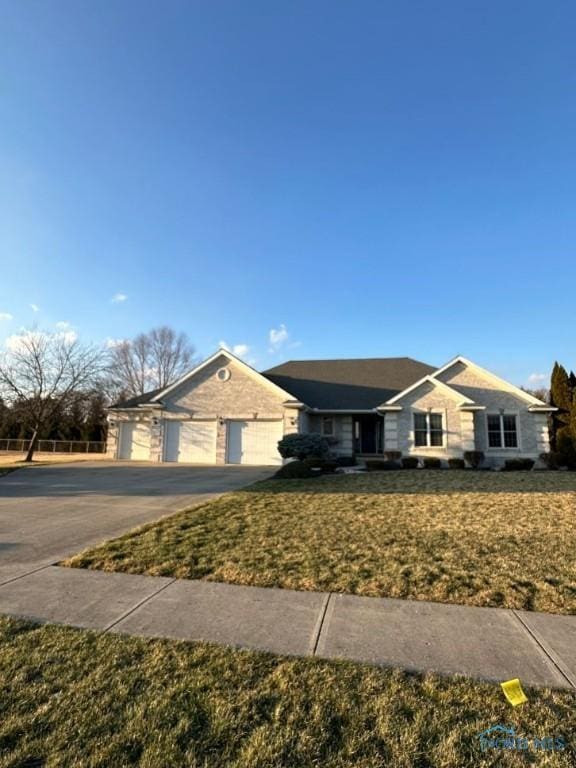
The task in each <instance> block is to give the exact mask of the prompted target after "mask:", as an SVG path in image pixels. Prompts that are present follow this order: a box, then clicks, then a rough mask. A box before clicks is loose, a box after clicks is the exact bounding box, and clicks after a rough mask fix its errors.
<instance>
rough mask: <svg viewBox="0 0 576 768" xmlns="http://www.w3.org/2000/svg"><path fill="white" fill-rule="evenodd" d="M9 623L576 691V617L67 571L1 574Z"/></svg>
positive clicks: (0, 594)
mask: <svg viewBox="0 0 576 768" xmlns="http://www.w3.org/2000/svg"><path fill="white" fill-rule="evenodd" d="M0 613H3V614H7V615H10V616H19V617H25V618H30V619H32V620H35V621H41V622H55V623H59V624H68V625H72V626H75V627H84V628H89V629H97V630H103V631H107V632H108V631H112V632H119V633H127V634H131V635H141V636H147V637H167V638H174V639H178V640H203V641H208V642H213V643H220V644H223V645H230V646H234V647H238V648H251V649H257V650H264V651H271V652H273V653H279V654H289V655H295V656H317V657H322V658H328V659H350V660H353V661H360V662H368V663H372V664H379V665H383V666H387V667H400V668H402V669H406V670H410V671H415V672H438V673H441V674H461V675H466V676H469V677H473V678H478V679H482V680H492V681H502V680H508V679H510V678H513V677H519V678H520V679H521V680H522V681H523V682H524V683H526V684H527V685H536V686H547V687H550V688H566V689H572V690H576V616H555V615H551V614H544V613H529V612H525V611H511V610H503V609H497V608H471V607H467V606H459V605H445V604H442V603H428V602H419V601H410V600H392V599H387V598H369V597H356V596H353V595H336V594H323V593H317V592H295V591H292V590H285V589H262V588H260V587H241V586H235V585H232V584H220V583H216V582H208V581H187V580H183V579H182V580H179V579H172V578H162V577H151V576H133V575H130V574H123V573H105V572H103V571H89V570H80V569H73V568H61V567H58V566H53V565H50V566H45V567H43V568H39V569H36V570H34V571H32V572H30V573H28V574H26V575H22V573H21V571H20V570H16V569H14V570H12V569H10V570H7V569H0Z"/></svg>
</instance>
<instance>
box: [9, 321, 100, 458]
mask: <svg viewBox="0 0 576 768" xmlns="http://www.w3.org/2000/svg"><path fill="white" fill-rule="evenodd" d="M102 364H103V356H102V351H101V350H99V349H97V348H96V347H91V346H82V345H81V344H80V343H79V342H78V341H77V340H76V339H71V338H70V337H68V336H66V335H64V334H46V333H42V332H40V331H36V330H32V331H27V332H26V333H24V334H22V335H21V336H19V337H18V338H17V339H15V340H14V342H13V344H12V345H11V347H10V348H9V349H8V351H7V352H5V353H4V354H3V356H2V357H1V358H0V395H1V396H2V398H3V399H4V400H5V402H7V403H9V404H12V405H17V407H18V412H19V413H20V414H21V415H22V419H23V421H24V422H25V426H26V428H27V429H28V430H29V431H30V432H31V439H30V445H29V448H28V452H27V454H26V459H25V461H32V457H33V455H34V451H35V450H36V445H37V442H38V439H39V435H40V433H41V431H42V429H43V427H44V426H45V425H46V424H48V423H49V422H50V421H51V419H52V418H53V417H54V416H55V415H56V414H57V413H61V412H62V411H63V410H67V409H69V408H71V407H72V405H73V404H74V402H75V401H77V400H78V399H81V398H83V397H85V396H86V393H87V392H89V391H93V390H94V388H95V387H96V386H97V385H98V378H99V375H100V373H101V371H102Z"/></svg>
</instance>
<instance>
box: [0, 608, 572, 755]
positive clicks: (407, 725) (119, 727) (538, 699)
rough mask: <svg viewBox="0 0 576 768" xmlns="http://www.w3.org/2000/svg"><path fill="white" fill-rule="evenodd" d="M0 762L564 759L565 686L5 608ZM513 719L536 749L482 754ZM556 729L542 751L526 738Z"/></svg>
mask: <svg viewBox="0 0 576 768" xmlns="http://www.w3.org/2000/svg"><path fill="white" fill-rule="evenodd" d="M0 647H1V648H2V653H1V654H0V766H1V767H2V768H25V767H30V768H31V766H44V768H60V767H61V766H71V767H72V766H78V767H79V768H80V767H83V766H86V767H90V768H121V767H123V766H125V767H128V766H140V767H141V768H179V766H187V767H188V768H313V766H316V767H317V768H318V767H319V766H322V768H384V767H386V768H416V766H418V767H419V768H490V767H491V766H500V767H501V768H521V766H526V765H538V766H550V767H551V768H571V766H574V765H575V764H576V762H575V761H576V744H575V743H574V704H575V699H574V696H573V694H571V693H569V692H568V691H549V690H528V692H527V693H528V697H529V701H528V703H527V704H524V705H522V706H521V707H517V708H516V709H513V708H512V707H511V706H510V705H509V704H508V703H507V702H506V701H505V699H504V696H503V695H502V692H501V690H500V686H499V685H497V684H490V683H477V682H474V681H470V680H465V679H462V678H451V679H450V678H440V677H436V676H433V675H427V676H420V675H409V674H406V673H403V672H400V671H397V670H384V669H377V668H374V667H368V666H363V665H360V664H351V663H345V662H329V661H319V660H317V659H288V658H283V657H277V656H271V655H269V654H264V653H253V652H248V651H234V650H231V649H229V648H218V647H215V646H211V645H207V644H204V643H179V642H173V641H168V640H144V639H142V638H136V637H126V636H121V635H110V634H102V633H96V632H85V631H80V630H76V629H71V628H69V627H56V626H34V625H32V624H29V623H25V622H20V621H13V620H10V619H5V618H0ZM498 723H503V724H506V725H508V726H512V727H514V728H515V730H516V734H517V735H518V736H520V737H525V738H529V739H530V749H529V750H527V751H524V752H515V751H513V750H509V749H504V750H498V751H485V752H482V751H481V748H480V741H479V738H478V734H479V733H481V732H482V731H484V730H485V729H487V728H489V727H490V726H492V725H495V724H498ZM546 736H548V737H554V736H555V737H561V738H563V739H564V740H565V743H566V747H565V749H563V750H561V751H557V752H548V753H546V752H542V751H538V750H537V749H536V748H535V747H534V745H533V742H532V738H534V737H536V738H542V737H546Z"/></svg>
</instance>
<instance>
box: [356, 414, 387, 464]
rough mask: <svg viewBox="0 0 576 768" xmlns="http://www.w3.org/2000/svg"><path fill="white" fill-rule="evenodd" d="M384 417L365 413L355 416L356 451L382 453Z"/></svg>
mask: <svg viewBox="0 0 576 768" xmlns="http://www.w3.org/2000/svg"><path fill="white" fill-rule="evenodd" d="M383 432H384V430H383V419H382V417H381V416H377V415H376V414H374V415H372V414H371V413H370V414H363V415H361V416H356V417H355V418H354V451H355V452H356V453H372V454H374V453H382V450H383V444H384V440H383Z"/></svg>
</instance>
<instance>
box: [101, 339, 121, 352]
mask: <svg viewBox="0 0 576 768" xmlns="http://www.w3.org/2000/svg"><path fill="white" fill-rule="evenodd" d="M124 341H125V339H112V338H108V339H106V341H105V342H104V346H105V347H106V349H114V348H115V347H119V346H120V344H124Z"/></svg>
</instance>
